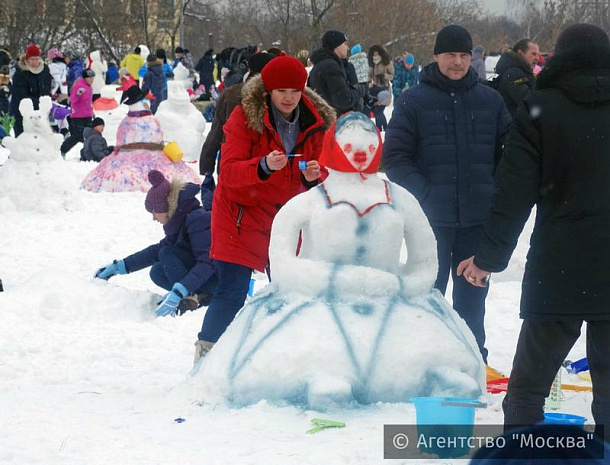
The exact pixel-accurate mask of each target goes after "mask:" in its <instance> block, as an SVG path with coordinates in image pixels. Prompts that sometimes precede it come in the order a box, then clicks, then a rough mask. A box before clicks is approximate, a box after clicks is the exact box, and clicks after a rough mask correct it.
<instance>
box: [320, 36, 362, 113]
mask: <svg viewBox="0 0 610 465" xmlns="http://www.w3.org/2000/svg"><path fill="white" fill-rule="evenodd" d="M311 62H312V63H313V68H312V70H311V72H310V73H309V81H308V87H310V88H311V89H313V90H315V91H316V92H317V93H318V94H319V95H320V96H321V97H322V98H323V99H324V100H326V102H328V104H330V106H331V107H333V108H334V109H335V110H336V112H337V116H339V115H342V114H343V113H345V112H348V111H360V110H362V107H363V100H362V98H363V97H364V93H365V92H364V88H359V87H352V86H350V85H349V84H348V75H347V71H346V69H345V66H344V65H343V62H342V61H341V59H340V58H339V57H338V56H337V55H335V54H334V52H333V51H332V50H329V49H328V48H326V47H322V48H320V49H318V50H316V51H314V52H313V53H312V54H311ZM356 80H357V79H356Z"/></svg>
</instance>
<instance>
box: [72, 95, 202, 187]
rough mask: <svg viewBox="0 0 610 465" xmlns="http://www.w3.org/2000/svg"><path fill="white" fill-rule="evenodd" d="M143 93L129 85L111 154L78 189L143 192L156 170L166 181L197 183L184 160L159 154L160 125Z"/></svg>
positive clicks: (88, 175) (193, 173) (160, 148)
mask: <svg viewBox="0 0 610 465" xmlns="http://www.w3.org/2000/svg"><path fill="white" fill-rule="evenodd" d="M143 99H144V94H143V93H142V91H141V89H140V88H139V87H138V86H131V87H130V88H129V89H127V90H126V91H125V92H124V93H123V96H122V97H121V103H124V104H125V105H127V106H128V107H129V112H128V113H127V116H125V118H123V121H122V122H121V124H120V126H119V129H118V132H117V136H116V145H115V149H114V152H113V153H111V154H110V155H108V156H107V157H104V158H103V159H102V161H100V163H99V164H98V165H97V167H96V168H95V169H94V170H93V171H91V172H89V174H87V176H86V177H85V179H84V180H83V182H82V183H81V188H82V189H85V190H87V191H89V192H100V191H105V192H126V191H129V192H133V191H141V192H147V191H148V190H149V189H150V183H149V182H148V173H149V172H150V171H152V170H157V171H160V172H161V173H163V175H164V176H165V178H166V179H168V180H170V181H171V180H174V179H178V180H181V181H183V182H193V183H196V184H200V183H201V179H200V178H199V175H198V174H197V173H196V172H195V171H194V170H193V169H192V168H190V167H189V166H187V165H186V164H185V162H184V161H182V160H180V161H173V160H171V159H170V158H169V157H168V156H166V155H165V154H164V152H163V148H164V145H163V132H162V131H161V125H160V124H159V121H158V120H157V118H155V116H154V115H153V114H152V113H151V112H150V110H149V109H148V108H147V107H145V106H144V103H143V102H142V101H143Z"/></svg>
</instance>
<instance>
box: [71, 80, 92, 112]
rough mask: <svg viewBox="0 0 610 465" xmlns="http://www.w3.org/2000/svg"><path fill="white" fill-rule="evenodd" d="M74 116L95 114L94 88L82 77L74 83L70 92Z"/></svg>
mask: <svg viewBox="0 0 610 465" xmlns="http://www.w3.org/2000/svg"><path fill="white" fill-rule="evenodd" d="M70 105H71V106H72V118H91V117H92V116H93V89H92V88H91V86H90V85H89V84H87V81H85V80H84V79H83V78H80V79H79V80H78V81H76V82H75V83H74V86H73V87H72V92H71V93H70Z"/></svg>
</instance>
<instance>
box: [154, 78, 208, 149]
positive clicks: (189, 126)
mask: <svg viewBox="0 0 610 465" xmlns="http://www.w3.org/2000/svg"><path fill="white" fill-rule="evenodd" d="M167 90H168V94H167V100H165V101H163V102H161V103H160V104H159V108H158V109H157V113H156V114H155V116H156V117H157V119H158V120H159V122H160V123H161V129H162V130H163V138H164V139H165V140H167V141H176V142H177V143H178V145H179V146H180V148H181V149H182V152H183V153H184V160H186V161H193V160H199V156H200V154H201V147H203V142H204V140H205V137H204V131H205V118H204V117H203V115H202V114H201V112H200V111H199V110H197V108H196V107H195V105H193V104H192V103H191V101H190V98H189V95H188V93H187V91H186V90H185V89H184V87H183V85H182V83H180V82H175V81H170V82H168V83H167Z"/></svg>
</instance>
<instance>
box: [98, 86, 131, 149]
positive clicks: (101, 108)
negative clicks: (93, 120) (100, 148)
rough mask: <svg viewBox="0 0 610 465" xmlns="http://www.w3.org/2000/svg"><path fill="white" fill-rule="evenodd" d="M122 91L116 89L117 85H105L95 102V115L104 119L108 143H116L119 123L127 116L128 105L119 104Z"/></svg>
mask: <svg viewBox="0 0 610 465" xmlns="http://www.w3.org/2000/svg"><path fill="white" fill-rule="evenodd" d="M120 95H121V93H120V92H118V91H117V90H116V86H104V87H102V92H101V96H100V98H98V99H97V100H96V101H95V102H93V111H94V112H95V116H99V117H100V118H102V119H103V120H104V134H103V135H104V139H106V141H107V142H108V145H115V144H116V135H117V132H118V130H119V125H120V124H121V121H123V118H125V116H127V113H128V112H129V108H128V107H127V105H119V102H118V101H117V99H120Z"/></svg>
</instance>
